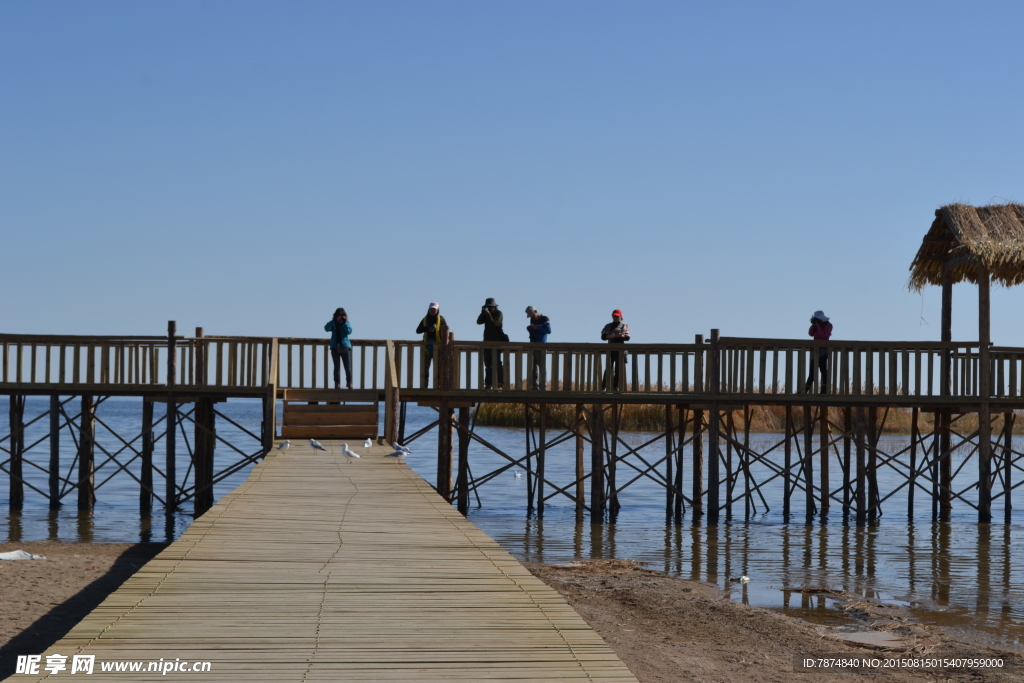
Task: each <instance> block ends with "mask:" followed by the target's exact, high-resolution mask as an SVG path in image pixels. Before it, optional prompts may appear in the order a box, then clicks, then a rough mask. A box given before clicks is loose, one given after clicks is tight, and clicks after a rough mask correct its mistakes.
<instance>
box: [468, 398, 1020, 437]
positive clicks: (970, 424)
mask: <svg viewBox="0 0 1024 683" xmlns="http://www.w3.org/2000/svg"><path fill="white" fill-rule="evenodd" d="M620 410H621V412H620V414H619V415H620V417H619V429H621V430H623V431H638V432H658V431H664V429H665V406H664V405H651V404H637V403H626V404H622V406H621V408H620ZM1015 414H1016V415H1017V418H1016V419H1015V421H1014V429H1013V433H1014V434H1024V419H1021V418H1022V417H1024V411H1015ZM548 415H549V418H548V419H549V424H551V423H554V424H563V425H570V424H572V422H573V421H574V420H575V415H576V406H575V405H572V404H551V405H549V406H548ZM814 415H815V416H816V415H817V409H815V410H814ZM828 415H829V421H831V422H832V423H833V424H835V425H837V426H839V427H841V428H843V429H845V426H844V425H843V421H844V410H843V409H842V408H829V413H828ZM732 418H733V424H734V425H735V428H736V429H737V430H739V431H743V430H744V429H746V424H745V423H744V412H743V410H735V411H733V415H732ZM475 419H476V424H478V425H480V426H486V427H519V428H522V427H524V426H526V411H525V410H524V409H523V405H522V404H518V403H481V404H480V405H479V406H477V408H476V415H475ZM677 419H678V416H677V415H673V420H677ZM705 419H706V418H705ZM932 419H933V415H932V414H931V413H921V414H920V415H919V416H918V429H919V430H920V431H921V433H927V432H930V431H931V430H932ZM785 420H786V409H785V407H783V406H751V407H750V431H751V432H754V433H759V434H765V433H782V432H784V431H785ZM793 420H794V422H795V423H796V426H797V427H798V428H799V427H800V426H802V424H803V411H802V409H799V408H795V409H794V410H793ZM530 422H531V425H532V426H537V424H538V416H537V413H536V411H531V413H530ZM911 422H912V413H911V410H910V409H909V408H889V409H888V410H886V409H885V408H879V409H878V427H879V429H880V433H882V434H909V433H910V429H911ZM977 428H978V416H977V414H976V413H966V414H964V415H961V416H960V417H959V418H958V419H957V420H956V421H955V422H954V429H955V430H956V431H957V432H959V433H961V434H963V433H968V434H969V433H971V432H973V431H975V430H976V429H977ZM1002 429H1003V416H1002V415H1001V414H999V415H996V416H995V417H994V420H993V424H992V432H993V434H998V433H999V432H1000V431H1002Z"/></svg>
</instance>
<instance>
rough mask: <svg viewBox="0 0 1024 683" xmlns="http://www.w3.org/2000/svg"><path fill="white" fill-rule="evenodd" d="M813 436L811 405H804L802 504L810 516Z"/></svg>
mask: <svg viewBox="0 0 1024 683" xmlns="http://www.w3.org/2000/svg"><path fill="white" fill-rule="evenodd" d="M813 438H814V428H813V425H812V422H811V406H809V405H805V406H804V452H803V458H802V459H801V461H802V463H803V468H802V469H803V479H804V505H805V514H806V515H807V517H810V516H811V515H813V514H814V513H815V512H816V509H815V504H814V460H813V456H812V455H811V448H812V446H813V441H812V439H813Z"/></svg>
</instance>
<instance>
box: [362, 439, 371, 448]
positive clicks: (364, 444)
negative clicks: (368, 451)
mask: <svg viewBox="0 0 1024 683" xmlns="http://www.w3.org/2000/svg"><path fill="white" fill-rule="evenodd" d="M372 445H373V441H372V440H371V439H367V440H366V441H364V442H363V448H369V447H370V446H372Z"/></svg>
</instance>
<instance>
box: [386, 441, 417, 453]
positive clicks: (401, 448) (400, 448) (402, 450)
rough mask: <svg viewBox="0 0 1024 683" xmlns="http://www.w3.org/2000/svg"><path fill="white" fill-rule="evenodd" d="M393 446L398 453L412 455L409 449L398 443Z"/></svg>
mask: <svg viewBox="0 0 1024 683" xmlns="http://www.w3.org/2000/svg"><path fill="white" fill-rule="evenodd" d="M391 445H392V446H394V447H395V452H396V453H405V454H406V455H412V451H410V450H409V449H408V448H406V447H405V446H403V445H402V444H400V443H398V442H397V441H396V442H395V443H393V444H391Z"/></svg>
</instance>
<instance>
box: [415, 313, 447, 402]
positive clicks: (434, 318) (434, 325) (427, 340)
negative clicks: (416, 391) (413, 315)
mask: <svg viewBox="0 0 1024 683" xmlns="http://www.w3.org/2000/svg"><path fill="white" fill-rule="evenodd" d="M443 327H448V323H446V322H445V321H444V316H443V315H441V305H440V304H439V303H437V302H436V301H431V302H430V306H428V307H427V314H426V315H425V316H423V320H421V321H420V324H419V325H418V326H417V327H416V334H422V335H423V348H424V354H423V361H422V362H421V363H420V388H421V389H426V388H427V385H428V384H429V383H430V363H431V361H433V360H434V343H436V342H437V335H438V334H439V333H440V331H441V328H443Z"/></svg>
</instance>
